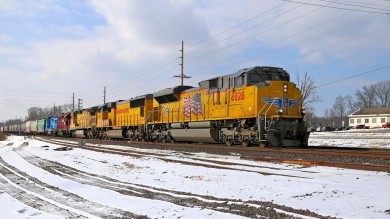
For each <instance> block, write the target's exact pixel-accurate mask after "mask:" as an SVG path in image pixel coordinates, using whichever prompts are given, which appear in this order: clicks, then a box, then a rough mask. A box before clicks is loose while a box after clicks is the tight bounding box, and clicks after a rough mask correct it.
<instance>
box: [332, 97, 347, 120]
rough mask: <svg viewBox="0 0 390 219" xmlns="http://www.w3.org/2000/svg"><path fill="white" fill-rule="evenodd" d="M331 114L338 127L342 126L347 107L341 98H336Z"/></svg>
mask: <svg viewBox="0 0 390 219" xmlns="http://www.w3.org/2000/svg"><path fill="white" fill-rule="evenodd" d="M332 109H333V112H334V117H336V118H335V120H336V122H337V123H339V125H340V126H341V125H342V121H343V120H344V119H345V114H346V111H347V105H346V101H345V98H344V97H342V96H338V97H336V100H335V103H334V104H333V108H332Z"/></svg>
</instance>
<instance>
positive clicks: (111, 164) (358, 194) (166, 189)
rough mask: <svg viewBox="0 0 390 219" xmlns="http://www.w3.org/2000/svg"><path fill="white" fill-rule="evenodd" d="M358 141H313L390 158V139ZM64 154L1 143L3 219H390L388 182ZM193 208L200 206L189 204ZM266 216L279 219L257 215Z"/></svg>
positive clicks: (167, 155)
mask: <svg viewBox="0 0 390 219" xmlns="http://www.w3.org/2000/svg"><path fill="white" fill-rule="evenodd" d="M351 133H353V132H345V133H342V132H334V133H313V135H312V137H311V138H310V145H334V144H336V145H341V144H346V145H349V146H357V145H359V146H362V147H366V146H372V147H387V148H390V145H389V142H390V139H388V137H390V135H389V133H376V134H369V133H368V132H367V133H358V132H355V133H354V134H351ZM340 136H344V137H343V138H342V137H340ZM381 136H382V138H379V137H381ZM374 140H375V141H374ZM24 142H28V145H27V144H23V143H24ZM11 144H12V145H11ZM344 146H345V145H344ZM58 147H59V146H57V145H54V144H48V143H44V142H41V141H37V140H33V139H24V138H23V137H17V136H11V137H9V138H8V139H7V140H6V141H2V142H0V156H1V160H0V161H1V162H0V170H1V172H0V203H1V205H0V206H1V209H2V211H1V218H33V219H38V218H74V217H81V218H83V217H84V218H105V217H106V216H105V213H106V212H112V214H111V215H114V216H113V217H115V215H116V216H117V217H123V216H128V217H130V218H131V217H139V216H146V218H245V217H244V216H239V215H235V214H232V213H231V212H227V211H226V209H228V208H230V206H233V204H235V205H253V207H254V208H258V209H259V212H260V210H261V209H263V208H262V206H261V205H265V206H268V207H267V208H264V210H267V209H268V210H269V209H271V210H273V211H275V212H278V213H284V214H285V215H288V216H294V217H297V218H318V217H326V216H330V217H336V218H364V219H366V218H390V204H389V203H390V190H389V185H390V174H389V173H386V172H369V171H357V170H348V169H338V168H330V167H303V166H299V165H288V164H274V163H262V162H255V161H246V160H240V159H239V157H237V156H233V155H232V156H218V155H209V154H189V153H178V152H172V151H159V150H147V149H143V150H141V149H134V148H129V150H132V151H134V154H135V156H122V155H114V154H105V153H100V152H92V151H86V150H82V149H77V148H75V149H73V150H69V151H56V150H54V149H56V148H58ZM145 152H148V153H149V154H147V153H145ZM162 158H164V159H162ZM199 158H202V159H199ZM166 159H170V160H171V162H167V161H166ZM172 161H177V162H172ZM221 161H223V162H229V164H226V163H225V164H223V163H222V162H221ZM227 167H228V168H227ZM188 201H196V202H195V203H198V204H193V205H188V204H183V203H188ZM212 204H220V206H219V207H215V208H213V207H211V206H212ZM203 205H205V206H203ZM207 206H210V207H207ZM263 207H264V206H263ZM224 208H225V210H224ZM303 210H307V212H311V214H309V215H308V214H303V213H301V212H304V211H303ZM129 212H130V213H129ZM262 216H265V217H266V218H273V216H266V215H262V214H261V213H259V214H258V215H256V214H255V215H253V214H248V217H254V218H261V217H262Z"/></svg>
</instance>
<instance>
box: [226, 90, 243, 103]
mask: <svg viewBox="0 0 390 219" xmlns="http://www.w3.org/2000/svg"><path fill="white" fill-rule="evenodd" d="M244 99H245V94H244V91H237V92H233V93H232V96H231V97H230V100H231V101H238V100H244Z"/></svg>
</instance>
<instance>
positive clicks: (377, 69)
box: [315, 65, 390, 88]
mask: <svg viewBox="0 0 390 219" xmlns="http://www.w3.org/2000/svg"><path fill="white" fill-rule="evenodd" d="M389 67H390V65H386V66H383V67H379V68H376V69H373V70H369V71H366V72H363V73H360V74H356V75H352V76H349V77H346V78H342V79H339V80H336V81H332V82H329V83H326V84H321V85H318V86H316V87H315V88H319V87H324V86H327V85H330V84H335V83H338V82H340V81H345V80H348V79H351V78H356V77H359V76H362V75H366V74H369V73H372V72H376V71H379V70H382V69H386V68H389Z"/></svg>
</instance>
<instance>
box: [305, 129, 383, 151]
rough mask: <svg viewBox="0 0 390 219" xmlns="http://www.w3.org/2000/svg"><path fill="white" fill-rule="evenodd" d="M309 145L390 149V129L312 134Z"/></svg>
mask: <svg viewBox="0 0 390 219" xmlns="http://www.w3.org/2000/svg"><path fill="white" fill-rule="evenodd" d="M309 145H310V146H343V147H363V148H389V149H390V129H352V130H348V131H335V132H312V133H311V134H310V138H309Z"/></svg>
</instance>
